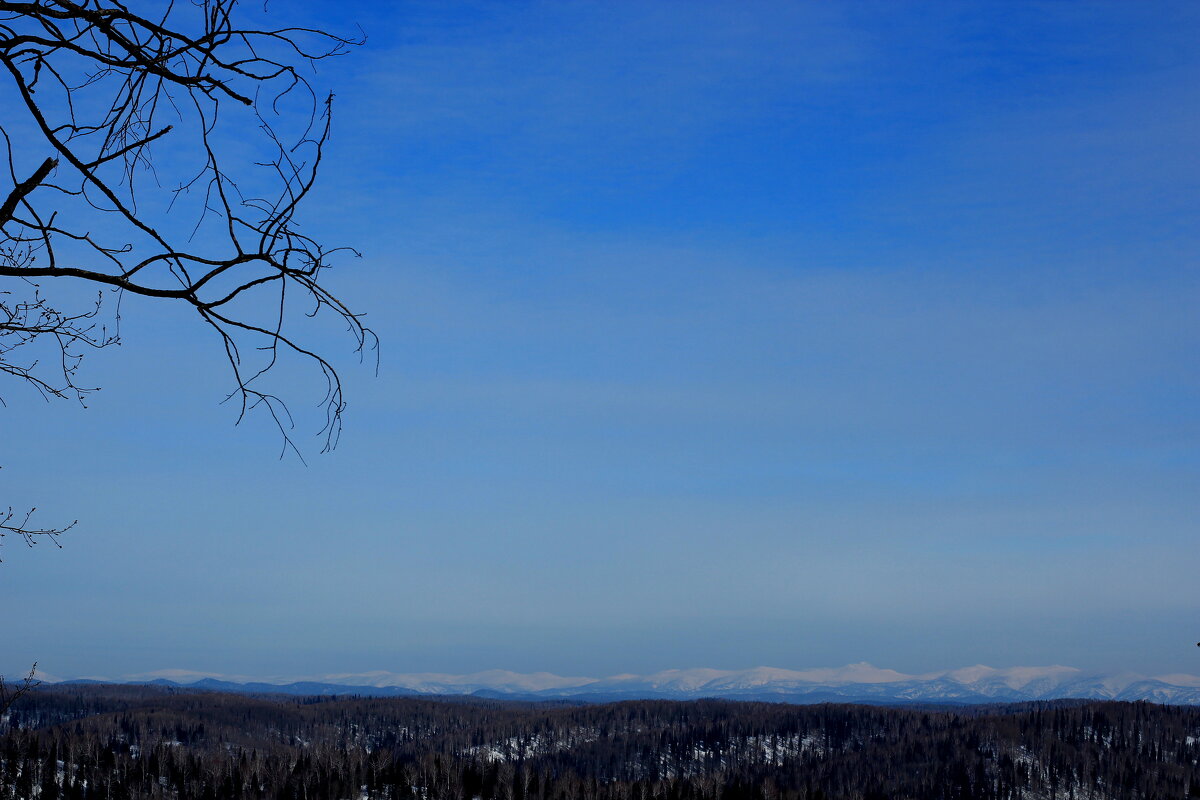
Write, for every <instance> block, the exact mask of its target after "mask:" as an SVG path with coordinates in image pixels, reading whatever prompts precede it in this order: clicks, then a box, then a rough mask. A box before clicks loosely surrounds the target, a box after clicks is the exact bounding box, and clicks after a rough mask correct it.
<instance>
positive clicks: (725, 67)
mask: <svg viewBox="0 0 1200 800" xmlns="http://www.w3.org/2000/svg"><path fill="white" fill-rule="evenodd" d="M272 9H273V13H274V14H275V15H276V17H277V18H280V19H283V18H285V17H287V18H288V21H291V18H290V16H288V15H291V14H295V15H296V18H297V19H302V20H303V21H305V22H309V21H311V22H314V23H317V24H323V25H327V26H329V27H331V28H334V29H341V30H353V28H354V26H355V25H356V24H361V25H362V26H363V27H364V29H365V30H366V31H367V34H368V36H369V42H368V44H367V46H366V47H364V48H362V49H360V50H359V51H357V52H355V53H354V54H353V55H351V56H349V57H347V58H344V59H341V60H339V61H338V62H337V63H336V64H330V65H327V67H326V68H323V70H322V71H321V72H320V73H319V74H318V76H317V81H318V83H324V84H326V85H328V86H331V87H332V88H334V89H335V90H336V92H337V106H336V118H335V138H334V141H333V144H332V145H331V147H330V150H329V153H328V156H327V169H326V172H325V174H324V176H323V179H322V183H321V185H320V191H319V193H318V194H317V195H316V196H314V197H313V198H312V201H313V202H312V204H311V205H310V208H309V214H310V222H311V224H312V225H313V226H314V227H315V229H316V230H318V231H320V233H321V235H322V236H324V237H325V238H326V239H328V240H331V241H336V242H346V243H350V244H354V245H355V246H357V247H358V248H359V249H360V250H361V251H362V252H363V254H364V258H363V259H362V260H361V261H354V262H350V263H348V264H347V265H346V268H345V269H343V270H342V271H341V272H340V273H338V274H336V275H334V276H333V281H334V285H335V286H336V287H337V289H338V291H339V292H340V293H341V294H342V295H344V297H345V298H347V300H348V301H350V302H351V304H352V305H353V306H354V307H355V308H356V309H358V310H361V311H364V312H366V313H367V314H368V320H369V322H370V323H371V324H372V325H373V327H374V328H375V329H376V330H377V332H378V333H379V334H380V336H381V339H382V342H383V344H382V351H381V354H382V359H381V368H380V374H379V376H378V377H375V376H374V375H373V371H372V370H371V369H370V368H369V367H361V366H359V365H358V364H357V363H356V362H355V361H354V359H353V358H352V357H350V355H349V354H348V353H346V354H345V355H344V356H343V355H341V354H342V353H343V352H344V350H340V349H339V348H343V347H344V344H345V343H344V342H343V341H341V340H339V339H338V338H337V337H336V336H332V335H330V336H327V337H326V336H325V334H324V332H320V331H318V332H317V335H318V336H319V337H320V338H319V340H320V341H321V343H322V346H323V347H324V348H325V349H326V351H327V352H329V353H330V354H331V355H334V356H336V357H337V358H338V360H337V363H338V364H339V366H340V367H341V368H342V371H343V374H344V377H345V378H346V380H347V383H348V392H349V400H350V409H349V412H348V419H347V429H346V433H345V435H344V437H343V439H342V444H341V446H340V447H339V448H338V449H337V450H336V451H335V452H334V453H332V454H330V455H325V456H318V455H317V451H318V450H319V441H318V440H316V439H315V438H314V439H313V440H311V442H309V447H308V455H309V457H308V466H304V465H302V464H300V463H298V462H297V461H296V460H294V459H284V460H283V461H279V460H277V455H278V441H277V437H275V435H274V434H273V433H272V431H271V430H270V428H269V426H268V425H267V424H266V423H265V421H263V420H251V421H249V422H247V423H245V424H243V425H241V426H239V427H234V426H233V424H232V422H233V417H234V414H233V411H232V410H231V409H229V408H228V407H223V406H220V405H218V402H219V400H220V398H221V397H222V396H223V394H224V391H226V390H227V388H228V375H227V374H226V373H225V372H224V371H223V369H222V364H221V361H220V359H221V354H220V352H219V350H218V343H217V342H215V341H214V340H212V339H211V338H210V337H209V336H208V334H207V333H206V332H205V331H204V330H203V329H202V328H201V327H200V326H199V325H198V324H197V323H195V322H194V321H193V320H191V319H190V318H189V317H187V316H186V315H180V314H174V313H172V312H171V310H168V309H163V308H159V307H155V306H154V305H153V304H150V303H139V302H136V301H128V302H127V305H126V306H124V320H123V325H124V328H123V333H124V338H125V344H124V345H123V346H122V347H121V348H120V349H119V350H116V351H106V352H104V353H100V354H97V355H96V356H95V357H94V358H92V360H91V362H90V365H89V367H88V377H91V378H93V379H94V382H95V383H98V384H100V385H103V386H104V391H102V392H101V393H99V395H97V396H96V397H95V399H94V400H93V401H92V402H91V404H90V408H88V409H87V410H86V411H84V410H81V409H79V408H76V407H73V406H69V405H46V404H43V403H42V402H41V401H40V400H37V399H36V398H34V397H30V396H28V395H27V394H24V393H22V392H21V391H19V390H16V389H12V388H9V389H7V390H5V393H4V397H5V400H6V402H7V407H6V408H5V409H4V410H3V411H2V412H0V413H2V414H3V419H4V420H5V423H4V424H5V429H4V430H5V434H4V444H5V447H4V451H3V454H2V458H3V460H2V461H0V463H2V464H3V467H4V469H3V472H0V490H2V491H3V493H4V497H3V499H4V502H5V503H6V504H7V503H8V502H12V503H13V504H14V505H21V504H25V505H30V504H33V505H37V506H39V507H40V508H42V509H43V510H44V512H43V513H45V514H46V515H47V516H56V515H60V516H65V517H68V518H74V517H79V518H80V520H81V523H80V526H79V528H78V529H77V531H75V532H72V533H71V534H70V535H69V536H68V537H66V538H65V539H64V542H63V544H64V548H63V549H61V550H57V549H53V548H50V547H44V546H43V547H39V548H36V549H33V550H26V549H24V548H23V547H21V546H19V545H18V543H16V542H13V541H11V539H10V541H8V542H7V543H6V544H5V546H4V553H3V557H4V559H5V561H4V564H3V566H0V603H3V605H4V607H5V608H6V610H8V612H9V613H8V614H7V615H6V616H7V618H8V621H7V622H6V633H5V637H4V639H5V645H4V647H3V652H2V656H3V660H2V662H0V668H2V669H4V670H6V671H9V672H17V671H19V670H20V669H21V668H22V665H27V664H28V663H29V662H30V661H32V660H35V659H36V660H38V661H39V662H40V663H41V664H42V666H43V667H44V668H45V669H46V670H47V671H49V672H52V673H56V674H62V675H87V674H106V675H115V674H121V673H125V672H141V671H147V670H153V669H162V668H168V667H186V668H191V669H200V670H213V671H223V672H236V673H243V674H264V675H265V674H306V673H318V672H324V671H360V670H368V669H386V670H392V671H418V670H442V671H473V670H477V669H487V668H493V667H500V668H508V669H515V670H523V671H529V670H535V669H546V670H551V671H557V672H561V673H573V674H608V673H613V672H618V671H626V670H628V671H638V672H644V671H651V670H655V669H661V668H667V667H685V666H713V667H720V668H738V667H748V666H754V665H758V664H770V665H773V666H780V667H793V668H801V667H809V666H821V665H832V664H842V663H848V662H853V661H861V660H867V661H871V662H873V663H876V664H880V665H883V666H888V667H892V668H896V669H900V670H905V671H910V672H917V671H923V670H932V669H939V668H947V667H955V666H961V665H965V664H973V663H978V662H983V663H988V664H992V665H994V666H1008V665H1015V664H1048V663H1065V664H1070V665H1074V666H1080V667H1085V668H1098V669H1132V670H1138V671H1144V672H1150V673H1158V672H1179V671H1181V672H1195V673H1200V664H1197V655H1196V653H1197V651H1196V648H1195V645H1194V642H1195V641H1196V640H1197V638H1200V629H1198V628H1197V625H1198V620H1200V592H1198V591H1197V589H1196V585H1197V583H1196V574H1195V565H1196V563H1197V557H1198V556H1200V543H1198V541H1197V536H1196V534H1197V521H1198V514H1197V512H1198V511H1200V470H1198V467H1200V461H1198V457H1197V453H1198V450H1197V446H1198V445H1200V424H1198V417H1197V408H1200V402H1198V401H1200V380H1198V377H1197V369H1196V367H1197V363H1198V362H1197V356H1198V355H1200V321H1198V320H1200V315H1197V312H1196V309H1197V308H1198V307H1200V304H1198V301H1200V272H1198V271H1197V263H1196V262H1197V256H1196V253H1197V252H1200V250H1198V249H1197V245H1198V244H1200V242H1198V241H1197V239H1198V238H1200V237H1198V235H1197V227H1196V213H1195V211H1196V208H1195V199H1194V198H1195V197H1196V196H1198V191H1200V185H1198V184H1200V159H1198V156H1197V149H1196V141H1197V134H1200V111H1197V109H1200V103H1198V102H1197V101H1198V100H1200V98H1198V97H1197V91H1198V90H1197V87H1200V50H1197V48H1196V46H1195V42H1196V40H1197V35H1198V34H1200V13H1197V8H1196V7H1195V6H1194V5H1193V4H1188V3H1123V2H1122V3H1108V4H1106V3H1087V4H1083V3H1060V2H1046V3H1020V2H1004V3H894V2H886V3H882V2H881V3H870V2H855V3H656V4H650V3H619V2H604V3H582V2H581V3H545V4H539V3H481V4H463V3H430V4H412V3H372V2H367V0H344V2H340V3H338V4H336V7H334V8H331V6H330V4H327V3H310V4H304V3H296V4H294V5H292V4H289V5H287V7H285V6H284V5H279V6H278V7H275V6H273V7H272ZM312 377H314V376H304V375H296V376H294V384H292V385H288V386H285V387H283V388H284V389H285V390H286V391H287V393H288V394H289V397H291V398H293V408H295V409H297V410H299V411H301V412H303V411H304V409H305V408H306V404H308V403H309V401H310V399H311V401H313V402H315V400H316V399H319V398H317V397H315V396H313V395H312V390H313V388H314V387H313V386H312V385H311V384H310V383H308V382H307V380H308V379H309V378H312ZM290 380H292V377H291V376H289V381H290ZM300 421H301V425H302V426H307V429H311V430H315V428H316V427H317V424H316V418H315V417H310V416H306V415H305V414H304V413H301V414H300ZM301 443H302V445H303V441H302V442H301ZM10 498H12V499H11V501H10Z"/></svg>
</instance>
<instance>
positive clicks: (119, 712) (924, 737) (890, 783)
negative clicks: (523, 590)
mask: <svg viewBox="0 0 1200 800" xmlns="http://www.w3.org/2000/svg"><path fill="white" fill-rule="evenodd" d="M1198 739H1200V709H1192V708H1185V707H1171V706H1160V705H1154V704H1149V703H1112V702H1066V703H1048V704H1022V705H1016V706H1009V707H984V708H963V709H933V708H922V709H906V708H881V707H868V706H852V705H818V706H794V705H785V704H768V703H743V702H729V701H718V700H701V701H689V702H668V701H633V702H623V703H612V704H605V705H562V704H559V705H552V704H531V703H505V702H500V701H484V700H470V699H468V700H458V701H447V700H431V699H412V698H396V699H378V698H371V699H367V698H300V699H297V698H281V697H268V696H260V697H249V696H241V695H229V694H219V693H204V692H190V691H179V690H167V689H158V688H153V687H111V686H60V687H49V688H44V689H42V690H41V691H38V692H34V693H31V694H29V695H26V696H25V697H22V698H21V699H20V700H19V701H18V702H17V703H15V704H14V706H13V708H12V709H11V710H10V712H9V714H8V716H7V718H6V719H5V720H4V726H3V730H2V731H0V798H4V799H5V800H7V799H8V798H14V799H15V798H20V799H21V800H25V798H34V797H37V798H40V800H90V799H91V798H106V799H107V800H125V799H126V798H128V799H129V800H134V799H135V798H136V799H138V800H141V799H142V798H147V799H149V798H183V799H185V800H186V799H188V798H198V799H199V800H241V799H242V798H256V799H258V798H262V799H265V798H288V799H289V800H290V799H293V798H295V799H296V800H300V799H301V798H307V799H310V800H318V799H319V800H338V799H339V798H344V799H345V800H384V799H386V800H898V799H899V798H921V800H1016V799H1017V798H1028V800H1035V799H1036V800H1041V799H1042V798H1063V800H1067V799H1068V798H1069V800H1099V798H1130V799H1132V798H1138V799H1139V800H1141V799H1143V798H1166V797H1171V798H1186V797H1197V796H1200V767H1198V765H1197V764H1198V760H1200V744H1198V743H1197V740H1198Z"/></svg>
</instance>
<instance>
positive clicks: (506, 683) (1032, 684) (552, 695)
mask: <svg viewBox="0 0 1200 800" xmlns="http://www.w3.org/2000/svg"><path fill="white" fill-rule="evenodd" d="M122 682H127V683H151V682H153V683H160V684H168V685H175V686H196V687H198V688H205V687H208V688H221V689H224V690H234V691H236V690H239V687H241V690H244V691H254V692H264V691H279V692H286V693H289V694H351V693H353V694H376V695H387V696H395V695H409V694H424V695H471V694H482V695H486V696H490V697H512V698H522V699H534V700H537V699H542V700H549V699H562V698H574V699H581V700H596V701H601V700H614V699H635V698H665V699H690V698H698V697H725V698H732V699H739V700H770V701H784V702H796V703H804V702H827V701H844V702H874V703H895V702H906V703H911V702H935V703H936V702H945V703H982V702H1021V701H1028V700H1052V699H1062V698H1083V699H1111V700H1151V701H1154V702H1158V703H1174V704H1181V705H1200V676H1195V675H1179V674H1173V675H1163V676H1160V677H1157V678H1149V677H1145V676H1142V675H1137V674H1133V673H1088V672H1085V671H1083V670H1080V669H1078V668H1076V667H1068V666H1063V665H1060V664H1054V665H1050V666H1042V667H1023V666H1017V667H1002V668H997V667H990V666H987V665H985V664H976V665H974V666H970V667H960V668H957V669H951V670H943V671H939V672H930V673H925V674H921V675H910V674H906V673H903V672H898V671H896V670H892V669H887V668H882V667H876V666H875V665H873V664H870V663H868V662H866V661H861V662H857V663H854V664H847V665H845V666H842V667H823V668H815V669H805V670H790V669H781V668H779V667H766V666H761V667H751V668H748V669H742V670H722V669H712V668H708V667H696V668H691V669H666V670H660V671H658V672H654V673H651V674H648V675H638V674H634V673H622V674H618V675H612V676H609V677H607V678H592V677H567V676H562V675H555V674H553V673H550V672H532V673H521V672H513V671H510V670H504V669H491V670H484V671H481V672H474V673H469V674H463V675H459V674H451V673H433V672H421V673H395V672H387V671H383V670H375V671H370V672H355V673H335V674H328V675H321V676H317V677H307V678H294V679H266V680H255V679H252V678H246V677H244V676H228V675H221V674H218V673H212V672H202V671H196V670H185V669H168V670H157V671H154V672H146V673H141V674H138V675H131V676H127V677H126V678H125V679H124V680H123V681H122Z"/></svg>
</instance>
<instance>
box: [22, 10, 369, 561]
mask: <svg viewBox="0 0 1200 800" xmlns="http://www.w3.org/2000/svg"><path fill="white" fill-rule="evenodd" d="M139 8H143V7H139ZM144 8H148V9H150V10H151V13H152V14H153V16H151V13H138V11H135V10H134V5H133V4H130V3H127V2H124V0H31V1H30V2H12V1H11V0H0V107H3V109H4V113H3V115H2V116H0V146H2V147H3V153H2V154H0V157H2V158H3V162H0V165H3V166H4V167H6V169H5V170H4V172H2V173H0V373H4V374H6V375H8V376H10V377H12V378H16V379H17V380H18V382H24V383H25V384H27V385H29V386H32V387H33V388H34V389H35V390H36V391H37V392H39V393H40V394H41V395H42V396H43V397H45V398H47V399H72V400H76V401H78V402H81V403H83V402H84V401H85V399H86V396H87V395H88V394H89V393H90V392H92V391H94V390H95V389H94V387H89V386H86V385H84V384H81V383H80V382H79V368H80V364H81V362H82V361H83V359H84V356H85V355H86V354H87V353H88V352H90V351H92V350H96V349H101V348H105V347H109V346H112V345H116V344H119V343H120V325H119V322H120V313H119V299H120V296H121V294H122V293H125V292H128V293H131V294H134V295H138V296H141V297H147V298H153V299H155V300H161V301H171V302H172V303H173V304H176V305H179V306H181V307H186V308H190V309H191V310H192V312H193V313H195V314H196V315H197V317H198V318H199V319H200V321H201V322H203V323H204V325H205V326H206V327H207V328H208V329H209V330H211V331H213V332H214V334H215V335H216V337H217V339H218V341H219V342H220V344H221V347H222V348H223V352H224V353H225V355H226V358H227V360H228V362H229V366H230V371H231V374H232V377H233V386H232V390H231V392H230V394H229V398H228V399H232V400H234V401H235V402H236V403H237V405H238V408H239V413H238V421H240V420H241V419H242V418H244V417H245V415H246V414H247V413H249V412H250V411H251V410H255V409H259V410H262V411H265V412H266V413H267V414H268V416H269V417H270V419H272V420H273V422H274V424H275V425H276V426H277V427H278V429H279V431H280V434H281V436H282V439H283V443H284V448H285V449H290V450H292V451H294V452H296V453H297V454H299V450H298V448H297V447H296V445H295V443H294V442H293V439H292V428H293V423H292V417H291V414H290V412H289V411H288V409H287V407H286V406H285V405H284V403H283V401H282V400H281V399H280V396H279V395H278V394H277V392H275V391H273V390H271V389H270V388H269V386H268V385H267V381H268V376H269V375H270V374H271V373H272V371H273V369H274V368H275V367H276V366H277V365H278V364H279V363H280V362H281V360H283V359H298V360H303V361H308V362H311V363H312V364H314V365H315V366H316V367H317V369H316V372H317V374H318V375H319V376H320V378H321V380H323V381H324V383H325V386H324V390H323V392H322V399H321V401H320V405H321V407H322V408H323V409H324V414H323V422H322V424H321V426H320V435H321V438H322V442H323V446H322V451H325V450H328V449H330V448H332V447H334V446H335V445H336V444H337V440H338V437H339V435H340V433H341V429H342V414H343V412H344V410H345V407H346V404H345V399H344V397H343V391H342V383H341V380H340V378H339V376H338V373H337V371H336V370H335V369H334V367H333V365H332V363H331V362H330V361H329V360H327V358H326V357H325V356H323V355H321V353H320V349H319V348H318V347H316V346H315V345H311V344H307V343H305V341H304V336H305V331H306V330H307V329H308V326H306V325H304V324H302V323H304V317H301V316H300V313H299V311H302V312H303V314H304V315H305V316H307V317H318V316H321V317H325V316H328V317H331V318H333V319H336V320H339V321H340V323H341V325H342V327H344V329H345V330H346V332H347V333H348V334H349V336H350V343H351V345H352V347H353V349H354V351H355V352H356V353H357V354H358V355H359V356H360V358H361V357H362V356H363V355H365V354H366V353H368V352H373V353H377V352H378V351H377V340H376V337H375V335H374V333H373V332H372V331H371V330H370V328H368V327H367V326H366V325H365V324H364V322H363V319H362V317H361V316H360V315H358V314H356V313H354V312H352V311H351V310H350V308H349V307H348V306H347V305H346V304H345V303H344V302H343V301H342V300H341V299H340V298H339V297H337V296H336V295H335V294H333V292H331V291H330V290H329V289H328V288H327V287H326V285H325V283H324V282H323V279H324V277H325V271H326V270H328V269H330V268H331V267H332V266H333V264H334V262H335V261H337V260H338V258H339V257H344V256H356V255H357V253H356V252H355V251H354V250H352V249H349V248H344V247H327V246H325V245H323V244H321V243H320V242H318V241H317V240H316V239H315V238H313V237H312V236H310V235H308V234H306V233H305V232H304V231H303V229H302V226H301V224H300V222H299V219H298V217H297V213H298V209H299V208H300V206H301V204H302V202H303V201H304V200H305V198H306V197H307V196H308V195H309V194H310V192H311V190H312V188H313V186H314V183H315V181H316V176H317V170H318V167H319V166H320V164H321V162H322V156H323V154H324V149H325V146H326V143H327V142H328V139H329V135H330V118H331V114H330V111H331V108H332V95H329V96H325V97H321V96H319V95H318V94H316V92H315V91H314V90H313V88H312V86H311V85H310V84H309V82H308V79H307V78H306V77H305V76H304V74H303V73H302V71H301V68H312V67H315V66H316V65H317V64H318V63H319V62H320V61H322V60H324V59H328V58H331V57H334V56H337V55H340V54H342V53H344V52H346V51H347V49H348V48H350V47H352V46H354V45H356V44H360V43H361V40H356V39H350V38H346V37H340V36H336V35H333V34H330V33H328V32H325V31H321V30H316V29H312V28H303V27H285V28H278V29H266V28H256V27H254V26H251V25H246V24H243V23H242V22H241V21H240V13H239V9H238V6H237V0H197V1H196V2H194V3H187V4H175V3H166V4H161V5H159V4H147V5H146V6H144ZM157 147H166V148H168V149H167V150H166V151H165V152H164V151H162V150H158V151H157V152H155V151H154V149H153V148H157ZM5 173H6V174H5ZM6 181H7V183H8V186H7V187H6V186H5V182H6ZM51 279H68V280H66V281H58V280H51ZM80 283H82V284H87V283H90V284H92V285H95V286H96V287H97V288H98V289H99V292H98V294H96V295H95V299H94V300H93V301H89V302H88V303H87V304H86V305H83V306H82V307H74V308H66V307H64V306H63V305H61V304H60V302H55V301H54V300H53V299H52V298H54V297H61V296H66V297H68V298H70V299H69V300H68V303H69V304H78V302H79V301H78V298H77V293H75V292H74V291H73V290H70V289H66V290H64V291H61V292H60V291H55V292H54V293H53V294H51V293H50V291H49V290H50V287H51V286H54V287H55V289H56V290H58V289H60V288H62V287H64V285H65V284H80ZM114 295H115V297H114ZM113 299H115V300H116V301H117V302H115V303H114V302H111V301H112V300H113ZM297 301H299V302H301V307H300V310H299V311H297V312H293V311H292V309H293V307H294V306H295V303H296V302H297ZM109 309H112V310H109ZM2 402H3V400H2V397H0V403H2ZM27 522H28V519H25V520H24V521H23V522H22V521H19V520H18V516H17V515H15V514H14V513H13V512H12V511H11V510H10V511H9V512H8V516H7V518H6V524H11V525H12V527H9V528H5V527H3V526H0V533H2V532H3V531H4V530H9V531H10V532H14V533H20V534H21V535H22V536H23V537H24V539H25V540H26V541H31V537H33V536H47V537H52V536H53V535H55V534H57V533H61V532H62V531H63V530H65V528H51V529H39V528H36V527H35V528H29V527H27V526H26V523H27ZM68 527H69V526H68Z"/></svg>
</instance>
